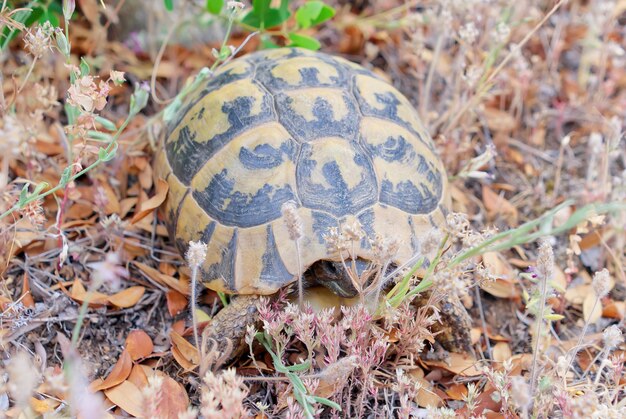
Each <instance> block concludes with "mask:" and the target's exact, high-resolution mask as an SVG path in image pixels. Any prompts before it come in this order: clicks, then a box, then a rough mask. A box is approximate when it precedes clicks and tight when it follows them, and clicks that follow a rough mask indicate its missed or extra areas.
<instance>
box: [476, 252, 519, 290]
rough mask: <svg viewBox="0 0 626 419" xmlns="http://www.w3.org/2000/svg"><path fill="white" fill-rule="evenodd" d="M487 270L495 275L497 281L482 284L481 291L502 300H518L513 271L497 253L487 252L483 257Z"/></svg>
mask: <svg viewBox="0 0 626 419" xmlns="http://www.w3.org/2000/svg"><path fill="white" fill-rule="evenodd" d="M482 260H483V264H484V265H485V268H487V270H488V271H489V273H490V274H491V275H493V276H494V277H495V278H496V280H495V281H483V282H481V284H480V287H481V289H483V290H484V291H487V292H488V293H489V294H491V295H493V296H495V297H500V298H516V297H518V296H519V291H518V290H517V287H516V286H515V283H514V282H513V281H512V280H511V278H513V270H512V268H511V267H510V266H509V265H508V263H507V262H506V261H505V260H504V259H503V258H502V256H501V255H500V254H499V253H497V252H487V253H485V254H484V255H483V256H482Z"/></svg>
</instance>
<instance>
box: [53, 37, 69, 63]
mask: <svg viewBox="0 0 626 419" xmlns="http://www.w3.org/2000/svg"><path fill="white" fill-rule="evenodd" d="M56 41H57V47H58V48H59V51H61V54H63V56H64V57H66V58H69V56H70V43H69V42H68V41H67V38H66V37H65V34H64V33H63V32H61V31H58V32H57V33H56Z"/></svg>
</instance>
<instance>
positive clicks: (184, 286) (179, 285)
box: [133, 262, 189, 295]
mask: <svg viewBox="0 0 626 419" xmlns="http://www.w3.org/2000/svg"><path fill="white" fill-rule="evenodd" d="M133 264H134V265H135V266H137V268H139V270H140V271H142V272H143V273H144V274H145V275H146V276H147V277H148V278H150V279H151V280H153V281H154V282H156V283H158V284H159V285H162V286H164V287H168V288H172V289H174V290H176V291H178V292H180V293H181V294H183V295H189V285H188V283H187V282H186V281H182V280H179V279H176V278H174V277H173V276H170V275H165V274H163V273H161V272H159V271H158V270H156V269H154V268H152V267H150V266H148V265H146V264H145V263H141V262H133Z"/></svg>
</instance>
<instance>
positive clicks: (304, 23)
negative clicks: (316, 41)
mask: <svg viewBox="0 0 626 419" xmlns="http://www.w3.org/2000/svg"><path fill="white" fill-rule="evenodd" d="M333 16H335V9H333V8H332V7H330V6H328V5H326V4H324V2H323V1H308V2H306V3H304V4H303V5H302V6H300V8H298V10H297V11H296V22H298V25H300V27H301V28H310V27H311V26H315V25H319V24H320V23H322V22H326V21H327V20H329V19H331V18H332V17H333Z"/></svg>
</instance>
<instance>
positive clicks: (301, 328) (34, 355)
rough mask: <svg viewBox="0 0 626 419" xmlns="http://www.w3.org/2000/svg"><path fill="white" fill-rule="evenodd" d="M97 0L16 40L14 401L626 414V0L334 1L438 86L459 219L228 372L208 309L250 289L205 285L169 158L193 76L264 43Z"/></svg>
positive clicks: (364, 60) (90, 410)
mask: <svg viewBox="0 0 626 419" xmlns="http://www.w3.org/2000/svg"><path fill="white" fill-rule="evenodd" d="M71 3H72V2H65V4H66V6H69V5H70V4H71ZM80 3H81V8H80V10H79V11H78V13H77V14H75V15H74V17H73V18H72V20H71V22H70V21H69V15H68V14H66V16H65V18H64V17H63V16H60V20H61V27H62V28H63V30H61V29H54V28H52V27H49V26H46V25H41V26H33V27H32V28H31V29H30V30H28V31H27V32H24V33H22V34H20V35H19V36H17V37H16V38H15V39H14V40H13V41H11V42H10V43H9V45H8V46H7V48H6V49H5V50H3V51H2V54H3V56H2V61H1V62H2V72H1V76H2V78H0V82H1V84H2V89H0V150H1V154H0V159H1V161H2V163H1V164H0V188H1V195H0V196H1V199H0V213H4V214H5V216H4V217H3V218H2V219H0V267H1V270H2V280H1V281H0V309H1V315H0V343H1V345H2V346H1V349H2V354H3V361H2V364H1V368H2V371H3V373H2V374H0V377H1V378H0V416H2V415H5V416H7V417H37V416H42V415H44V414H45V415H47V416H45V417H76V416H77V415H80V416H81V417H89V418H96V417H106V416H107V415H109V416H110V415H125V414H130V415H146V414H148V415H149V416H151V417H185V418H194V417H205V418H211V417H215V418H217V417H241V416H246V415H259V417H294V418H295V417H302V416H303V415H311V416H320V417H392V416H397V417H409V416H413V417H474V418H480V417H521V418H527V417H565V418H578V417H580V418H583V417H585V418H586V417H598V418H599V417H624V416H626V401H625V400H626V398H625V397H624V392H625V388H624V382H625V380H626V378H625V377H624V376H623V369H624V349H626V346H625V345H624V339H623V336H622V333H623V331H624V321H623V319H624V316H625V315H626V272H625V270H624V266H625V263H626V258H625V256H626V252H625V249H626V231H625V227H624V226H626V210H625V209H624V208H625V205H626V144H625V142H624V126H625V122H624V121H625V120H626V51H625V50H624V45H625V44H626V32H625V29H624V28H625V27H626V25H625V24H626V4H625V3H624V1H602V0H596V1H592V0H588V1H531V0H520V1H517V2H514V3H511V2H504V1H486V0H472V1H443V0H434V1H427V2H418V1H407V2H402V1H399V0H384V1H376V2H367V1H363V2H345V1H336V2H328V1H327V2H326V3H328V4H331V5H333V6H334V7H335V8H336V9H337V15H336V16H335V17H334V18H333V20H332V21H330V22H328V23H327V24H325V25H324V26H322V27H320V28H318V29H316V30H315V31H311V32H310V34H311V35H314V37H315V38H317V39H318V40H320V42H321V43H322V50H323V51H326V52H330V53H334V54H339V55H343V56H345V57H346V58H348V59H351V60H353V61H355V62H358V63H361V64H363V65H365V66H366V67H369V68H371V69H373V70H374V71H376V72H377V73H378V74H380V75H381V76H382V77H385V78H387V79H389V80H390V81H391V82H392V83H393V84H394V85H395V86H396V87H398V89H400V90H401V91H402V92H403V93H404V94H405V95H406V96H407V97H408V98H409V99H410V100H411V101H412V102H413V103H414V104H415V107H416V109H417V110H418V111H419V113H420V115H421V117H422V120H423V122H424V124H425V126H426V127H427V129H428V130H429V131H430V133H431V135H432V136H433V138H434V139H435V142H436V145H437V147H438V149H439V151H440V153H441V156H442V159H443V161H444V163H445V166H446V169H447V171H448V174H449V177H450V179H451V183H450V193H451V196H452V202H453V211H454V214H452V215H451V216H450V217H449V220H448V221H449V230H448V231H447V232H446V235H445V237H428V238H427V239H426V240H425V241H426V242H428V243H429V246H431V247H432V249H433V250H435V251H436V250H437V249H439V250H440V252H439V257H438V259H437V263H434V264H432V265H431V267H430V270H429V271H428V272H427V276H426V277H425V279H424V281H422V282H421V283H420V282H419V280H418V279H417V278H413V277H411V276H410V275H409V276H403V275H405V274H406V269H405V270H401V271H400V272H397V273H396V274H395V275H392V276H391V277H388V276H386V275H385V273H387V267H386V260H385V259H386V258H385V257H381V258H380V259H381V260H379V261H377V262H378V265H379V269H378V270H377V276H376V277H375V278H373V279H372V278H359V277H358V275H357V274H356V272H353V273H352V275H353V276H352V278H353V282H354V283H355V286H357V288H358V287H360V288H359V289H361V290H363V291H365V292H363V293H362V298H360V299H357V300H358V301H357V302H356V303H355V304H353V305H352V306H349V307H342V308H341V309H339V308H338V305H339V303H340V301H338V300H337V299H334V298H333V297H331V296H328V295H325V294H323V292H322V291H320V292H318V291H315V292H312V291H307V292H305V293H304V294H305V295H304V296H303V297H301V298H300V299H301V300H304V301H301V302H300V304H294V303H293V302H290V301H289V300H288V298H287V297H286V296H285V294H284V293H281V295H280V296H278V297H276V298H274V299H273V300H271V301H270V300H267V301H265V302H264V303H263V304H262V305H261V306H260V307H259V309H260V314H261V323H262V324H261V325H260V327H259V328H258V330H256V329H254V328H253V327H250V328H249V330H248V334H247V336H246V343H247V344H248V349H249V350H248V351H247V352H246V353H245V354H243V355H241V356H239V357H238V358H237V359H235V360H233V361H231V362H230V364H229V365H228V367H230V368H224V369H222V370H219V371H209V372H205V366H206V365H208V364H210V362H209V361H208V360H207V357H213V358H212V359H217V358H219V356H217V354H210V353H209V354H207V352H206V350H205V351H198V350H197V349H196V346H197V342H198V341H199V338H198V336H197V335H196V336H195V338H194V331H195V328H192V327H190V326H191V325H192V323H193V324H200V325H201V326H202V324H203V322H206V321H208V318H209V316H211V315H213V314H215V312H217V311H218V310H219V309H220V306H221V305H222V304H224V303H225V302H226V298H225V297H224V296H219V295H217V294H215V293H213V292H211V291H204V292H203V293H202V295H200V296H199V298H196V297H197V296H196V295H195V294H196V293H195V291H196V289H195V288H193V287H192V288H190V286H189V283H190V278H194V280H195V276H196V275H195V272H194V266H197V264H196V265H194V262H193V258H194V255H189V261H188V262H189V265H187V264H185V263H184V261H183V259H182V258H181V257H180V256H178V254H177V252H176V251H175V249H174V247H173V243H170V242H169V241H168V240H167V238H166V232H165V228H164V226H163V224H162V219H160V218H159V217H158V216H157V215H156V211H155V207H156V206H157V205H158V201H159V197H162V190H161V189H159V185H158V184H157V185H155V184H154V182H153V179H152V168H151V164H150V162H151V156H152V153H153V150H154V146H155V145H156V144H158V141H159V139H160V137H161V136H162V134H163V132H162V130H163V124H162V118H163V115H165V117H167V116H168V115H169V113H171V111H172V110H173V109H174V108H175V106H176V103H177V102H176V101H175V100H174V98H175V97H176V94H177V93H178V92H179V91H181V90H185V88H184V86H187V89H189V88H190V87H189V86H193V84H187V80H190V79H191V77H192V76H193V75H194V74H196V73H197V72H198V71H200V69H201V68H202V67H204V66H209V67H210V66H211V65H213V63H216V64H215V65H219V63H220V62H221V61H223V60H225V59H228V57H227V56H220V52H222V51H224V47H226V48H227V47H228V45H234V46H237V47H239V46H241V45H243V44H244V43H245V45H243V46H242V52H243V53H245V52H248V51H251V50H253V49H255V48H257V47H258V45H259V36H253V37H251V38H248V33H247V32H245V31H241V29H238V28H237V26H236V25H235V26H234V28H235V29H234V30H233V32H232V34H230V36H227V37H224V28H228V27H230V25H229V23H228V22H229V19H228V17H227V18H226V19H225V20H224V21H223V22H222V24H221V25H219V24H218V25H212V26H211V30H210V31H208V30H207V29H206V27H205V28H203V27H202V25H203V23H202V22H201V21H202V19H200V18H198V16H199V13H198V10H197V9H196V8H194V7H195V6H193V5H191V4H190V3H185V4H184V5H182V6H180V7H178V8H177V9H176V10H175V12H174V13H169V14H168V13H166V12H162V13H161V12H154V13H151V12H149V11H147V10H146V9H144V8H142V7H141V4H142V3H141V2H139V1H137V2H133V1H130V0H127V1H126V3H128V4H126V5H125V6H124V7H127V8H128V9H121V10H120V9H119V7H121V6H122V3H123V2H108V1H105V3H106V4H107V5H108V6H109V7H107V9H103V8H102V6H101V5H100V3H99V2H98V1H96V0H91V1H83V2H80ZM113 3H114V4H113ZM296 3H302V2H296ZM370 3H371V4H370ZM345 4H351V6H346V5H345ZM116 5H117V6H116ZM138 5H139V6H138ZM2 7H3V8H2V10H1V11H0V26H2V27H4V28H15V29H22V27H21V26H20V22H19V21H18V20H16V19H17V16H18V15H17V12H16V11H12V10H11V9H9V8H7V2H3V3H2ZM70 15H71V13H70ZM137 17H138V18H137ZM130 18H133V19H130ZM63 21H65V24H63ZM138 21H139V22H143V23H144V25H143V26H141V25H140V23H138ZM68 22H70V23H69V25H68ZM146 22H150V23H149V24H145V23H146ZM178 24H184V25H187V26H186V27H187V28H188V30H186V31H184V33H182V34H180V33H178V32H177V31H176V30H175V28H176V25H178ZM230 24H232V17H231V19H230ZM137 25H139V26H137ZM205 26H206V24H205ZM107 31H108V32H109V34H110V35H111V36H110V37H109V38H108V40H107V37H106V33H107ZM196 31H197V32H196ZM226 32H228V31H226ZM114 34H117V36H114ZM198 34H201V36H199V35H198ZM244 40H245V41H246V42H247V43H246V42H244ZM64 42H65V43H64ZM70 45H71V49H70ZM161 45H163V47H161ZM213 48H217V49H218V52H217V54H213V53H212V49H213ZM229 50H230V49H229ZM215 55H217V56H218V61H216V60H215ZM79 57H84V58H85V61H84V62H85V64H83V65H82V66H81V61H80V59H79ZM220 57H221V58H220ZM220 60H221V61H220ZM155 62H158V65H156V66H155V64H154V63H155ZM87 64H88V66H87ZM119 71H123V72H124V78H125V79H126V83H124V84H122V83H120V82H121V77H122V74H121V73H119ZM151 78H152V83H151V85H152V89H149V88H148V87H147V84H142V83H141V81H142V80H150V79H151ZM134 86H138V88H137V89H136V88H135V87H134ZM141 86H143V87H141ZM147 90H151V94H152V98H153V100H151V101H148V91H147ZM154 98H159V100H154ZM166 103H173V105H172V107H170V108H165V107H164V106H165V104H166ZM68 105H71V106H68ZM43 182H47V185H45V184H44V183H43ZM25 187H26V188H25ZM24 188H25V189H24ZM42 194H43V195H42ZM152 197H154V199H150V198H152ZM155 203H157V204H155ZM559 205H560V206H559ZM557 206H559V207H558V210H556V211H551V210H552V209H553V208H555V207H557ZM577 210H578V211H577ZM296 221H297V220H296ZM294 222H295V221H294ZM357 227H358V226H350V228H348V230H349V231H348V230H345V229H344V230H343V231H342V230H337V231H336V232H335V234H336V235H337V236H339V235H341V234H347V236H348V237H343V238H341V240H347V241H348V242H349V240H352V239H351V238H350V237H352V236H350V234H349V233H350V232H352V233H354V232H355V231H358V228H357ZM353 235H354V234H353ZM293 238H294V243H288V244H287V245H290V246H296V247H298V246H299V243H298V239H299V236H298V235H297V234H295V235H294V237H293ZM539 238H541V242H539V240H538V239H539ZM331 239H332V240H335V241H336V240H338V239H339V237H335V238H332V237H331ZM372 239H374V238H372ZM425 245H426V243H425ZM198 246H201V245H198ZM380 248H381V255H384V254H385V252H388V251H390V248H393V244H392V243H381V244H380ZM201 250H202V249H200V248H198V251H201ZM444 250H445V251H444ZM348 265H349V264H347V266H346V269H351V266H348ZM192 282H193V281H192ZM391 282H396V283H400V285H399V286H398V287H396V288H395V289H394V291H393V295H391V294H388V293H389V289H390V287H391V286H392V283H391ZM426 285H428V286H429V287H430V293H429V294H427V295H424V294H423V293H422V291H423V290H424V289H425V288H426ZM192 290H193V292H192ZM417 294H422V295H421V297H420V298H415V297H417ZM379 295H382V296H383V297H385V296H386V297H387V300H386V301H387V304H385V303H383V304H380V305H378V306H377V304H376V303H377V301H378V296H379ZM190 299H191V301H193V302H194V305H193V306H194V307H195V306H196V304H197V308H196V309H195V310H193V312H192V313H190V312H189V308H188V302H189V300H190ZM451 307H456V308H457V309H460V308H461V307H463V309H462V310H467V311H468V312H469V313H470V315H471V319H472V320H473V323H472V324H471V326H468V329H469V330H465V332H466V333H467V334H469V335H470V336H471V338H472V341H471V343H472V347H471V348H470V349H469V350H467V351H464V353H462V354H452V353H447V352H446V351H445V350H443V349H442V348H441V346H440V345H439V344H438V343H437V342H436V341H437V340H439V341H441V340H442V339H444V338H445V336H447V335H446V333H448V335H449V334H450V331H448V332H446V331H445V330H442V326H441V324H440V322H441V319H443V318H446V316H448V314H449V310H450V308H451ZM192 319H193V320H192ZM444 329H445V328H444ZM131 330H133V333H130V332H131ZM438 331H441V333H438ZM455 334H456V335H458V334H460V331H459V330H454V329H453V330H452V335H455ZM194 343H195V344H196V345H194ZM200 365H202V368H200V369H201V371H202V372H203V373H202V376H199V374H198V366H200ZM89 383H91V384H89ZM338 407H339V408H341V411H339V410H338V409H337V408H338ZM105 411H106V413H105ZM20 415H21V416H20Z"/></svg>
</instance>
